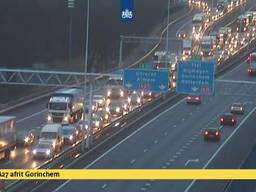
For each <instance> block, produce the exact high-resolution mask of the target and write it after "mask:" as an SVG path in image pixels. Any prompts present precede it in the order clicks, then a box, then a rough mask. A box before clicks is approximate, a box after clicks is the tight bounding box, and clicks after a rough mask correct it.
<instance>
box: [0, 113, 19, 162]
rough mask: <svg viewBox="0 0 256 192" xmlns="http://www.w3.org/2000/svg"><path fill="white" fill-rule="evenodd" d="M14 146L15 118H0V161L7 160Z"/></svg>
mask: <svg viewBox="0 0 256 192" xmlns="http://www.w3.org/2000/svg"><path fill="white" fill-rule="evenodd" d="M15 146H16V117H14V116H0V160H8V159H9V158H10V154H11V151H12V150H14V148H15Z"/></svg>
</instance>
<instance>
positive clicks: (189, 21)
mask: <svg viewBox="0 0 256 192" xmlns="http://www.w3.org/2000/svg"><path fill="white" fill-rule="evenodd" d="M188 23H191V20H188V21H187V22H186V23H184V24H183V25H182V26H181V27H180V28H179V29H178V30H177V32H176V34H175V35H176V37H178V34H179V33H180V31H181V30H182V29H183V28H184V27H185V26H186V25H188Z"/></svg>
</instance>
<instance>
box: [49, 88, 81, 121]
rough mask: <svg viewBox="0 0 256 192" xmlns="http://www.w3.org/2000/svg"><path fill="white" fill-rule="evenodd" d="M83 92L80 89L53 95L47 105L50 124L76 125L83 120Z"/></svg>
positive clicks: (57, 92)
mask: <svg viewBox="0 0 256 192" xmlns="http://www.w3.org/2000/svg"><path fill="white" fill-rule="evenodd" d="M84 99H85V97H84V95H83V90H82V89H80V88H67V89H61V90H59V91H56V92H55V93H53V95H52V96H51V97H50V99H49V102H48V103H47V110H48V115H47V121H48V123H62V124H68V123H75V122H77V121H79V120H80V119H81V118H82V114H83V103H84Z"/></svg>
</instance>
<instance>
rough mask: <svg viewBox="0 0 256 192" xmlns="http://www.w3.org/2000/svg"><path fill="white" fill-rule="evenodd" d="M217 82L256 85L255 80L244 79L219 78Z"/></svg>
mask: <svg viewBox="0 0 256 192" xmlns="http://www.w3.org/2000/svg"><path fill="white" fill-rule="evenodd" d="M216 82H221V83H236V84H252V85H256V82H255V81H243V80H229V79H217V80H216Z"/></svg>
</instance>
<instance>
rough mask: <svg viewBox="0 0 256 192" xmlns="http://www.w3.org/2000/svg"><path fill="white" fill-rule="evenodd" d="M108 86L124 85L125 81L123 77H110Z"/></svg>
mask: <svg viewBox="0 0 256 192" xmlns="http://www.w3.org/2000/svg"><path fill="white" fill-rule="evenodd" d="M107 85H108V86H113V85H123V81H122V80H121V79H109V80H108V82H107Z"/></svg>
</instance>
